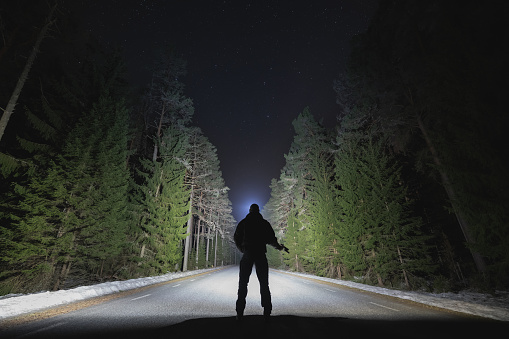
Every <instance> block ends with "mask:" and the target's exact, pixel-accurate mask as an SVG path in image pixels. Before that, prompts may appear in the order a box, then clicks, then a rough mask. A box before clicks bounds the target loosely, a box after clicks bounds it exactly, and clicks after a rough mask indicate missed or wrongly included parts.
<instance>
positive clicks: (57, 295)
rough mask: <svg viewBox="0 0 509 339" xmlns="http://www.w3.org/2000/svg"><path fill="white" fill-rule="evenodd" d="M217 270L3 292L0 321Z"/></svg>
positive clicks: (0, 304) (0, 300) (210, 269)
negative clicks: (36, 290) (20, 292)
mask: <svg viewBox="0 0 509 339" xmlns="http://www.w3.org/2000/svg"><path fill="white" fill-rule="evenodd" d="M217 269H218V268H208V269H202V270H196V271H187V272H176V273H167V274H163V275H160V276H155V277H146V278H138V279H130V280H124V281H110V282H105V283H101V284H97V285H90V286H80V287H76V288H73V289H69V290H60V291H55V292H39V293H33V294H25V295H15V296H9V295H7V296H4V297H1V299H0V321H1V320H3V319H6V318H9V317H14V316H18V315H21V314H25V313H31V312H35V311H39V310H43V309H46V308H50V307H55V306H60V305H65V304H69V303H72V302H75V301H81V300H85V299H89V298H94V297H99V296H103V295H107V294H112V293H118V292H122V291H127V290H132V289H135V288H140V287H144V286H149V285H153V284H158V283H161V282H166V281H170V280H174V279H178V278H183V277H187V276H190V275H196V274H200V273H204V272H207V271H213V270H217Z"/></svg>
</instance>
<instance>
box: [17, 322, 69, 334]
mask: <svg viewBox="0 0 509 339" xmlns="http://www.w3.org/2000/svg"><path fill="white" fill-rule="evenodd" d="M66 323H67V322H66V321H62V322H59V323H56V324H53V325H50V326H46V327H43V328H40V329H38V330H35V331H31V332H28V333H25V334H22V335H20V336H17V337H16V338H24V337H27V336H31V335H34V334H36V333H39V332H42V331H46V330H49V329H52V328H55V327H58V326H62V325H64V324H66Z"/></svg>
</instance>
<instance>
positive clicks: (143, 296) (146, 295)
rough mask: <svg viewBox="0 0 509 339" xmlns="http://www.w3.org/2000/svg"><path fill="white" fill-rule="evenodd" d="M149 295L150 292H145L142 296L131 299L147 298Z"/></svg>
mask: <svg viewBox="0 0 509 339" xmlns="http://www.w3.org/2000/svg"><path fill="white" fill-rule="evenodd" d="M149 295H150V294H145V295H142V296H141V297H138V298H134V299H131V301H133V300H138V299H141V298H145V297H148V296H149Z"/></svg>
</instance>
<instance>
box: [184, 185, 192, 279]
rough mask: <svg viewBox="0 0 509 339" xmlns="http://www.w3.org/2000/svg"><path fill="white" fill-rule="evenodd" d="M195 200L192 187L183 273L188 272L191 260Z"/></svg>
mask: <svg viewBox="0 0 509 339" xmlns="http://www.w3.org/2000/svg"><path fill="white" fill-rule="evenodd" d="M193 198H194V189H193V185H191V196H190V202H189V220H187V231H186V232H187V237H186V243H185V247H184V265H183V267H182V271H184V272H185V271H187V261H188V260H189V247H190V245H191V237H190V234H191V230H192V229H193Z"/></svg>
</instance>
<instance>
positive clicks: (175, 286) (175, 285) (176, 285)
mask: <svg viewBox="0 0 509 339" xmlns="http://www.w3.org/2000/svg"><path fill="white" fill-rule="evenodd" d="M177 286H180V284H177V285H173V286H172V287H177Z"/></svg>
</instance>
